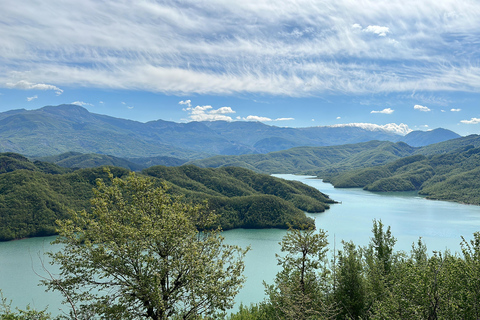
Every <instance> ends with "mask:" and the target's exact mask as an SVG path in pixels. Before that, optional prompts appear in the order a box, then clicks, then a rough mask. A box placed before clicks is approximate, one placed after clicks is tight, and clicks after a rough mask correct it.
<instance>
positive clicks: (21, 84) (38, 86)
mask: <svg viewBox="0 0 480 320" xmlns="http://www.w3.org/2000/svg"><path fill="white" fill-rule="evenodd" d="M6 86H7V88H12V89H22V90H54V91H55V93H56V94H57V95H61V94H62V93H63V90H62V89H60V88H58V87H56V86H54V85H51V84H45V83H31V82H29V81H26V80H20V81H18V82H15V83H12V82H8V83H6Z"/></svg>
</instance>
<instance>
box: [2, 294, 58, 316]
mask: <svg viewBox="0 0 480 320" xmlns="http://www.w3.org/2000/svg"><path fill="white" fill-rule="evenodd" d="M50 319H52V318H51V317H50V314H49V313H47V311H46V310H35V309H32V308H31V307H30V306H27V308H26V309H25V310H22V309H18V308H17V309H16V312H14V311H12V309H11V302H8V301H7V298H5V297H4V296H3V292H2V290H0V320H50Z"/></svg>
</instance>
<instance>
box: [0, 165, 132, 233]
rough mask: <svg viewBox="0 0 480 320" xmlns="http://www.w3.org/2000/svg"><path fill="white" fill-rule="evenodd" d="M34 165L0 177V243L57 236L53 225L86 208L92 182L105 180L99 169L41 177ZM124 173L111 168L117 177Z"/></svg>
mask: <svg viewBox="0 0 480 320" xmlns="http://www.w3.org/2000/svg"><path fill="white" fill-rule="evenodd" d="M36 163H37V162H35V164H33V163H32V165H34V166H35V167H32V170H26V169H20V170H15V171H11V172H8V173H3V174H0V241H5V240H12V239H19V238H24V237H34V236H48V235H53V234H56V231H55V221H56V220H57V219H64V218H67V217H69V213H68V210H69V209H73V210H81V209H83V208H89V207H90V198H91V197H92V196H93V193H92V188H93V186H94V184H95V180H96V179H97V178H102V177H106V174H105V172H103V169H101V168H97V169H85V170H77V171H75V172H72V173H65V174H50V173H44V172H42V171H41V169H44V167H42V166H40V168H39V166H38V165H36ZM126 172H127V171H126V170H123V169H115V168H112V173H114V174H115V175H116V176H122V175H124V174H126Z"/></svg>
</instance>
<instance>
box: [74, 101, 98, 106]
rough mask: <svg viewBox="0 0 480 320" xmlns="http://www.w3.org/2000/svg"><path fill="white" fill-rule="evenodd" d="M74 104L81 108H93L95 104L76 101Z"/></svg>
mask: <svg viewBox="0 0 480 320" xmlns="http://www.w3.org/2000/svg"><path fill="white" fill-rule="evenodd" d="M72 104H75V105H77V106H80V107H87V106H88V107H93V104H91V103H88V102H83V101H74V102H72Z"/></svg>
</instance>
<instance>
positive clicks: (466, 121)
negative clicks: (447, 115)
mask: <svg viewBox="0 0 480 320" xmlns="http://www.w3.org/2000/svg"><path fill="white" fill-rule="evenodd" d="M460 122H461V123H465V124H478V123H480V118H471V119H470V120H461V121H460Z"/></svg>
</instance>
